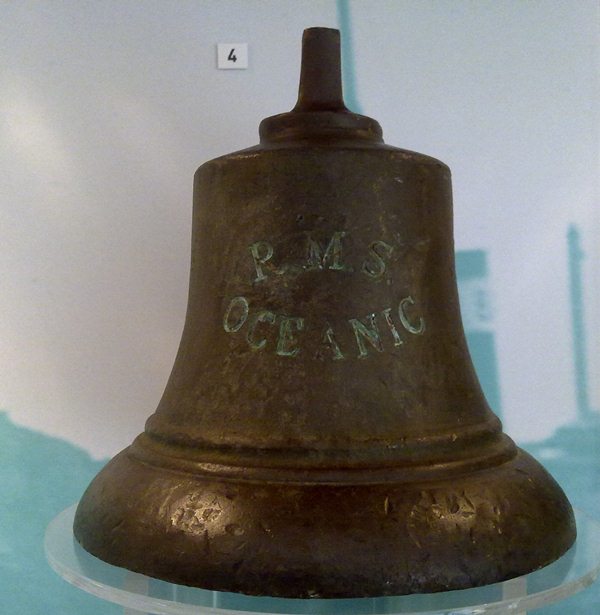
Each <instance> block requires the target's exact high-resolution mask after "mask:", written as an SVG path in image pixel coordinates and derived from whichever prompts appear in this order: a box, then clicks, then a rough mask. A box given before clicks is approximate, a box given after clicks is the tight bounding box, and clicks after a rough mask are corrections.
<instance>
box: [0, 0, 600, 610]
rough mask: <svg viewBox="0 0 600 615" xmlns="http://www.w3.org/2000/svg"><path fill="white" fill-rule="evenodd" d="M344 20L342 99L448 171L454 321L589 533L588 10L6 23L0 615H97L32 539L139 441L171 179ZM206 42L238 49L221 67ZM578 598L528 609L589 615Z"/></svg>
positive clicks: (177, 284) (237, 9) (107, 17)
mask: <svg viewBox="0 0 600 615" xmlns="http://www.w3.org/2000/svg"><path fill="white" fill-rule="evenodd" d="M315 25H321V26H331V27H340V28H341V29H342V36H343V42H344V72H345V84H346V98H347V101H348V104H349V106H351V107H352V108H353V109H354V110H357V111H361V112H363V113H366V114H368V115H371V116H372V117H375V118H376V119H378V120H379V121H380V123H381V124H382V126H383V129H384V138H385V139H386V141H387V142H389V143H391V144H394V145H398V146H401V147H405V148H407V149H414V150H417V151H422V152H425V153H428V154H431V155H433V156H436V157H438V158H441V159H442V160H444V161H445V162H446V163H448V164H449V165H450V167H451V169H452V171H453V178H454V179H453V181H454V193H455V227H456V228H455V237H456V248H457V269H458V274H459V282H460V291H461V305H462V310H463V318H464V322H465V328H466V330H467V336H468V340H469V344H470V348H471V351H472V354H473V357H474V360H475V362H476V367H477V370H478V373H479V375H480V378H481V380H482V383H483V385H484V388H485V391H486V394H487V396H488V399H489V401H490V403H491V404H492V406H493V407H494V409H495V410H496V411H497V413H498V414H499V415H500V416H501V417H502V419H503V421H504V424H505V428H506V430H507V431H508V433H509V434H511V435H512V436H514V437H515V438H516V439H517V440H518V441H519V442H520V443H523V444H525V446H527V448H529V449H530V450H531V451H532V452H533V453H534V454H536V456H538V458H540V459H541V460H542V461H543V462H544V464H545V465H546V466H547V467H548V468H549V469H550V470H551V471H552V472H553V474H554V475H555V476H556V478H557V479H558V480H559V482H560V483H561V484H562V485H563V487H564V488H565V490H566V491H567V493H568V494H569V496H570V498H571V500H572V502H573V503H574V504H575V505H576V506H578V507H580V508H582V509H583V510H585V511H587V512H588V513H590V514H592V515H595V516H596V517H598V518H600V453H598V448H599V447H598V444H599V438H600V430H599V427H598V422H599V421H598V417H599V412H598V410H599V408H600V395H599V390H598V389H599V381H600V379H599V378H598V370H599V364H598V356H599V355H600V353H598V348H599V338H598V329H599V328H598V320H599V319H598V316H599V313H600V310H599V297H600V293H599V290H600V288H599V286H600V285H599V281H600V271H599V267H598V263H599V262H600V259H599V256H600V247H599V246H600V243H599V242H598V241H597V239H596V238H597V236H598V230H599V222H600V221H599V214H598V193H599V190H598V173H597V171H598V143H599V140H598V124H599V123H598V105H597V100H598V93H599V88H598V54H599V49H600V46H599V42H598V4H597V3H596V2H592V1H586V0H580V1H578V2H561V1H551V0H538V1H530V2H524V1H520V0H519V1H517V0H502V1H487V0H482V1H480V2H471V1H467V0H454V1H441V0H438V1H428V0H422V1H421V0H419V1H417V0H414V1H402V0H396V1H393V0H392V1H379V2H367V1H363V2H361V1H353V2H334V1H325V0H324V1H315V2H302V1H295V2H292V1H279V0H278V1H273V0H260V1H258V0H256V1H252V0H250V1H246V0H245V1H242V0H238V1H236V0H231V1H224V2H192V1H179V2H167V1H135V2H134V1H133V0H131V1H130V0H126V1H119V2H117V1H114V2H110V1H104V2H96V3H91V2H75V1H74V0H72V1H65V2H47V3H39V2H27V1H25V2H6V3H3V4H2V5H0V52H1V53H0V164H1V168H2V169H3V172H2V174H1V175H0V231H1V235H0V237H1V238H2V243H1V244H0V256H1V258H0V280H1V282H2V293H0V364H1V368H2V370H1V372H2V374H3V378H2V380H1V384H0V408H2V409H3V410H4V411H5V412H4V413H2V414H0V460H1V462H2V465H1V466H0V495H1V496H2V497H1V499H0V553H2V555H3V557H2V558H0V612H2V613H4V612H6V613H12V612H15V613H16V612H18V613H23V614H26V615H29V614H30V613H31V614H33V613H40V614H41V613H44V614H47V613H65V614H71V613H72V614H76V613H77V614H80V613H86V614H87V613H93V614H96V613H108V612H119V610H118V609H117V608H116V607H111V606H108V605H105V604H103V603H101V602H100V601H99V600H97V599H95V598H92V597H88V596H87V595H85V594H83V593H82V592H80V591H78V590H76V589H74V588H71V587H70V586H68V585H67V584H66V583H64V582H62V581H61V580H60V579H59V578H58V577H57V576H56V575H55V574H54V573H53V572H52V571H51V570H50V569H49V568H48V566H47V565H46V563H45V561H44V558H43V553H42V537H43V532H44V528H45V526H46V524H47V523H48V521H49V520H50V519H51V518H52V517H53V516H54V515H55V514H56V513H58V512H59V511H60V510H62V509H63V508H65V507H66V506H68V505H69V504H71V503H72V502H73V501H75V500H77V499H78V498H79V497H80V495H81V493H82V491H83V489H84V488H85V486H86V485H87V483H88V482H89V480H90V479H91V478H92V477H93V475H94V474H95V473H96V472H97V471H98V469H99V468H100V467H101V465H102V463H103V460H105V459H107V458H109V457H110V456H112V455H113V454H115V453H116V452H117V451H118V450H119V449H121V448H123V447H124V446H126V445H127V444H128V443H129V442H130V441H131V439H132V438H133V437H134V436H135V435H136V434H137V433H138V432H139V431H140V430H141V429H142V427H143V422H144V420H145V418H146V417H147V416H148V415H149V414H150V413H151V412H152V411H153V410H154V408H155V406H156V403H157V401H158V399H159V397H160V394H161V393H162V389H163V387H164V384H165V381H166V378H167V376H168V373H169V370H170V367H171V365H172V362H173V358H174V354H175V351H176V349H177V344H178V342H179V335H180V332H181V327H182V323H183V316H184V310H185V303H186V297H187V276H188V261H189V232H190V214H191V209H190V207H191V178H192V175H193V172H194V170H195V168H196V167H197V166H198V165H199V164H200V163H201V162H203V161H204V160H207V159H209V158H212V157H214V156H217V155H220V154H223V153H226V152H228V151H233V150H236V149H240V148H242V147H245V146H248V145H251V144H252V143H254V142H256V139H257V132H256V130H257V125H258V122H259V120H260V119H262V117H265V116H267V115H270V114H273V113H278V112H281V111H284V110H288V109H290V108H291V107H292V106H293V104H294V100H295V93H296V88H297V76H298V64H299V45H300V38H301V32H302V29H303V28H305V27H309V26H315ZM218 42H247V43H248V45H249V53H250V64H249V68H248V70H245V71H218V70H217V69H216V62H215V59H216V51H215V46H216V43H218ZM599 602H600V591H599V590H598V587H597V586H596V587H595V588H594V589H591V590H589V591H587V592H584V593H582V594H581V595H580V596H577V597H573V598H571V599H569V601H567V602H566V603H564V604H563V605H557V606H555V607H548V608H545V609H542V610H540V611H539V612H540V613H542V614H543V615H548V614H550V613H552V614H558V613H564V612H565V610H566V609H569V611H570V612H571V613H575V614H581V615H588V614H589V613H595V612H598V611H599V610H600V609H599V607H598V604H599Z"/></svg>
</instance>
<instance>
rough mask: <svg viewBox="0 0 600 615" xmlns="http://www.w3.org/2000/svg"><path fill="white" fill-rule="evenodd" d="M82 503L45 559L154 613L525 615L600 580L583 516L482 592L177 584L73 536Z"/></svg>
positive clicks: (597, 550)
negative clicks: (291, 590)
mask: <svg viewBox="0 0 600 615" xmlns="http://www.w3.org/2000/svg"><path fill="white" fill-rule="evenodd" d="M75 509H76V505H74V506H72V507H70V508H67V509H66V510H64V511H63V512H62V513H60V514H59V515H58V516H57V517H56V518H55V519H54V520H53V521H52V522H51V523H50V525H49V526H48V528H47V530H46V538H45V550H46V557H47V559H48V562H49V563H50V565H51V566H52V568H53V569H54V570H55V571H56V572H57V573H58V574H59V575H60V576H61V577H63V578H64V579H65V580H66V581H68V582H69V583H72V584H73V585H75V586H76V587H79V588H80V589H82V590H85V591H87V592H89V593H91V594H94V595H95V596H98V597H100V598H103V599H104V600H107V601H110V602H113V603H116V604H119V605H121V606H123V607H124V613H125V614H127V615H129V614H132V615H133V614H134V613H138V614H139V613H148V614H150V613H152V614H155V615H192V614H193V615H259V614H265V615H266V614H269V615H337V614H340V615H367V614H370V615H372V614H378V615H443V614H445V615H483V614H485V615H500V614H503V615H505V614H507V613H510V614H511V615H522V614H524V613H526V612H527V611H528V610H531V609H536V608H539V607H541V606H544V605H548V604H551V603H553V602H557V601H559V600H562V599H563V598H566V597H567V596H570V595H571V594H574V593H575V592H578V591H580V590H582V589H583V588H585V587H587V586H588V585H590V584H591V583H593V581H594V580H595V579H596V578H597V577H598V575H599V574H600V523H598V522H596V521H594V520H592V519H590V518H589V517H586V516H585V515H584V514H582V513H580V512H577V513H576V518H577V531H578V537H577V542H576V544H575V545H574V546H573V547H572V548H571V549H570V550H569V551H568V552H567V553H566V554H565V555H564V556H563V557H561V558H560V559H559V560H557V561H556V562H554V563H552V564H550V565H549V566H546V567H545V568H542V569H541V570H537V571H536V572H532V573H530V574H528V575H525V576H522V577H518V578H516V579H511V580H510V581H505V582H503V583H495V584H493V585H486V586H484V587H476V588H473V589H465V590H460V591H452V592H444V593H439V594H415V595H412V596H392V597H381V598H357V599H341V600H338V599H328V600H324V599H310V600H296V599H288V598H268V597H257V596H245V595H242V594H232V593H225V592H216V591H210V590H203V589H197V588H192V587H185V586H182V585H174V584H172V583H167V582H165V581H159V580H158V579H153V578H150V577H147V576H144V575H142V574H137V573H134V572H130V571H128V570H125V569H124V568H118V567H116V566H111V565H110V564H107V563H105V562H103V561H101V560H99V559H97V558H96V557H94V556H92V555H90V554H89V553H87V551H85V550H84V549H82V548H81V547H80V546H79V544H78V543H77V541H76V540H75V539H74V537H73V529H72V528H73V517H74V515H75Z"/></svg>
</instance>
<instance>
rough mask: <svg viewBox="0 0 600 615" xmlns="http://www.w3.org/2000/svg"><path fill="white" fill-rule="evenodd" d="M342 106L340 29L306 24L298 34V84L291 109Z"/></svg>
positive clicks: (343, 106) (321, 109) (322, 109)
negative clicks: (300, 62)
mask: <svg viewBox="0 0 600 615" xmlns="http://www.w3.org/2000/svg"><path fill="white" fill-rule="evenodd" d="M343 110H346V106H345V105H344V98H343V94H342V64H341V54H340V31H339V30H335V29H333V28H308V29H306V30H304V34H303V35H302V64H301V68H300V87H299V89H298V102H297V103H296V106H295V107H294V111H343Z"/></svg>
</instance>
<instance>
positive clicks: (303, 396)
mask: <svg viewBox="0 0 600 615" xmlns="http://www.w3.org/2000/svg"><path fill="white" fill-rule="evenodd" d="M260 134H261V143H260V145H258V146H256V147H254V148H251V149H248V150H244V151H241V152H236V153H234V154H230V155H228V156H223V157H222V158H218V159H216V160H212V161H210V162H208V163H206V164H204V165H203V166H202V167H200V169H198V172H197V173H196V177H195V191H194V222H193V239H192V241H193V246H192V270H191V279H190V296H189V305H188V313H187V318H186V323H185V329H184V332H183V337H182V341H181V346H180V349H179V353H178V356H177V359H176V362H175V366H174V368H173V372H172V374H171V378H170V380H169V383H168V385H167V388H166V390H165V393H164V395H163V398H162V400H161V402H160V404H159V406H158V409H157V410H156V412H155V413H154V414H153V415H152V416H151V417H150V419H149V420H148V422H147V424H146V430H145V433H143V434H142V435H140V436H139V437H138V438H137V439H136V440H135V442H134V443H133V444H132V446H130V447H129V448H127V449H126V450H125V451H123V452H122V453H121V454H120V455H118V456H117V457H115V459H113V460H112V461H111V462H110V463H109V464H108V466H107V467H106V468H105V469H104V470H103V471H102V472H101V473H100V474H99V475H98V477H96V479H95V480H94V482H93V483H92V484H91V485H90V487H89V488H88V490H87V492H86V493H85V495H84V497H83V499H82V501H81V503H80V505H79V509H78V511H77V516H76V519H75V527H74V530H75V535H76V537H77V539H78V540H79V541H80V542H81V544H82V545H83V546H84V547H85V548H86V549H87V550H89V551H90V552H91V553H93V554H95V555H97V556H98V557H100V558H102V559H104V560H106V561H108V562H111V563H114V564H117V565H120V566H124V567H126V568H130V569H132V570H136V571H140V572H143V573H145V574H148V575H151V576H157V577H160V578H163V579H166V580H170V581H173V582H177V583H183V584H189V585H196V586H200V587H206V588H211V589H219V590H227V591H239V592H245V593H249V594H263V595H276V596H294V597H311V596H328V597H334V596H336V597H342V596H376V595H390V594H404V593H411V592H425V591H442V590H447V589H455V588H462V587H471V586H475V585H481V584H486V583H491V582H495V581H499V580H502V579H506V578H509V577H512V576H516V575H520V574H524V573H527V572H530V571H531V570H534V569H536V568H538V567H541V566H543V565H545V564H547V563H549V562H551V561H553V560H554V559H556V558H557V557H558V556H560V555H561V554H562V553H564V551H565V550H566V549H567V548H568V547H569V546H570V545H571V544H572V542H573V540H574V538H575V526H574V521H573V516H572V511H571V507H570V505H569V503H568V501H567V500H566V498H565V496H564V494H563V492H562V491H561V489H560V487H559V486H558V485H557V484H556V483H555V482H554V481H553V479H552V478H551V477H550V476H549V475H548V474H547V473H546V472H545V470H544V469H543V468H542V467H541V466H540V465H539V464H538V463H537V462H536V461H535V460H533V459H532V458H531V457H529V456H528V455H527V454H525V453H524V452H522V451H520V450H519V449H518V448H517V447H516V446H515V445H514V443H513V442H512V441H511V440H510V439H509V438H508V437H507V436H506V435H504V434H503V433H502V431H501V426H500V422H499V421H498V419H497V418H496V417H495V416H494V414H493V413H492V412H491V411H490V409H489V407H488V405H487V403H486V401H485V399H484V397H483V395H482V393H481V389H480V387H479V384H478V382H477V379H476V376H475V373H474V370H473V367H472V364H471V361H470V358H469V355H468V351H467V348H466V344H465V339H464V335H463V330H462V326H461V321H460V312H459V306H458V298H457V290H456V281H455V275H454V254H453V243H452V211H451V207H452V206H451V184H450V171H449V169H448V168H447V167H446V165H444V164H443V163H441V162H440V161H438V160H435V159H433V158H430V157H427V156H423V155H421V154H417V153H414V152H409V151H405V150H401V149H397V148H394V147H389V146H387V145H384V144H383V141H382V139H381V129H380V127H379V125H378V124H377V122H375V121H374V120H372V119H370V118H366V117H363V116H358V115H355V114H352V113H350V112H349V111H348V110H347V109H345V107H344V105H343V101H342V96H341V82H340V71H339V34H338V32H337V31H335V30H328V29H324V28H313V29H309V30H307V31H306V32H305V35H304V47H303V65H302V74H301V85H300V96H299V101H298V104H297V106H296V107H295V108H294V110H293V111H291V112H289V113H285V114H282V115H279V116H274V117H272V118H267V119H266V120H264V121H263V122H262V124H261V127H260Z"/></svg>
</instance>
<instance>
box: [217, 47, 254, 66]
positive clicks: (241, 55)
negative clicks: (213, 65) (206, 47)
mask: <svg viewBox="0 0 600 615" xmlns="http://www.w3.org/2000/svg"><path fill="white" fill-rule="evenodd" d="M217 68H221V69H232V68H235V69H240V68H248V44H247V43H219V44H218V45H217Z"/></svg>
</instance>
